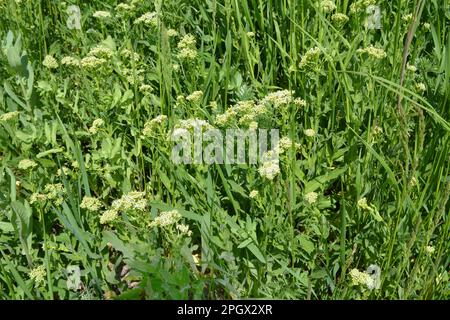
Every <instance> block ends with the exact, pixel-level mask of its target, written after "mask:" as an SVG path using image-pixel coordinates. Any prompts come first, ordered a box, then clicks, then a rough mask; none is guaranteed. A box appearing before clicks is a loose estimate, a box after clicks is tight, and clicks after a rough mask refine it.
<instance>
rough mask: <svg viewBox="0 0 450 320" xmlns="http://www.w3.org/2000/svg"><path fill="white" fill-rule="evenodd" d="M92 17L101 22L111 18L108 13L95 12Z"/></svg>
mask: <svg viewBox="0 0 450 320" xmlns="http://www.w3.org/2000/svg"><path fill="white" fill-rule="evenodd" d="M92 16H93V17H94V18H97V19H100V20H103V19H108V18H111V13H110V12H109V11H95V12H94V13H93V14H92Z"/></svg>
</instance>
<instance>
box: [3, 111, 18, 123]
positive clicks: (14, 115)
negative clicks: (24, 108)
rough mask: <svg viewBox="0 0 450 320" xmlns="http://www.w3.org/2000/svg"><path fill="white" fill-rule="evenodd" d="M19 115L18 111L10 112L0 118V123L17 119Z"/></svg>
mask: <svg viewBox="0 0 450 320" xmlns="http://www.w3.org/2000/svg"><path fill="white" fill-rule="evenodd" d="M19 114H20V112H19V111H12V112H7V113H4V114H2V115H1V116H0V122H6V121H10V120H13V119H17V117H18V116H19Z"/></svg>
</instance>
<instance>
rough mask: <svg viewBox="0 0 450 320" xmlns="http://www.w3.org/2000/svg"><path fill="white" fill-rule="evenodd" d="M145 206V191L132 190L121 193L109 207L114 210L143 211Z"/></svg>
mask: <svg viewBox="0 0 450 320" xmlns="http://www.w3.org/2000/svg"><path fill="white" fill-rule="evenodd" d="M146 208H147V200H146V199H145V192H138V191H132V192H128V193H127V194H125V195H123V196H122V197H121V198H120V199H117V200H114V201H113V203H112V205H111V209H113V210H115V211H129V210H137V211H145V209H146Z"/></svg>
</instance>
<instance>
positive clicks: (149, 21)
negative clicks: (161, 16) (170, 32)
mask: <svg viewBox="0 0 450 320" xmlns="http://www.w3.org/2000/svg"><path fill="white" fill-rule="evenodd" d="M134 24H146V25H150V26H153V27H156V26H157V25H158V16H157V13H156V12H146V13H144V14H143V15H142V16H140V17H139V18H137V19H136V20H135V21H134Z"/></svg>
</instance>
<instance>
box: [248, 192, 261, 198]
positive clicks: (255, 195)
mask: <svg viewBox="0 0 450 320" xmlns="http://www.w3.org/2000/svg"><path fill="white" fill-rule="evenodd" d="M258 195H259V192H258V191H257V190H252V191H250V195H249V197H250V198H251V199H255V198H256V197H258Z"/></svg>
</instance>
